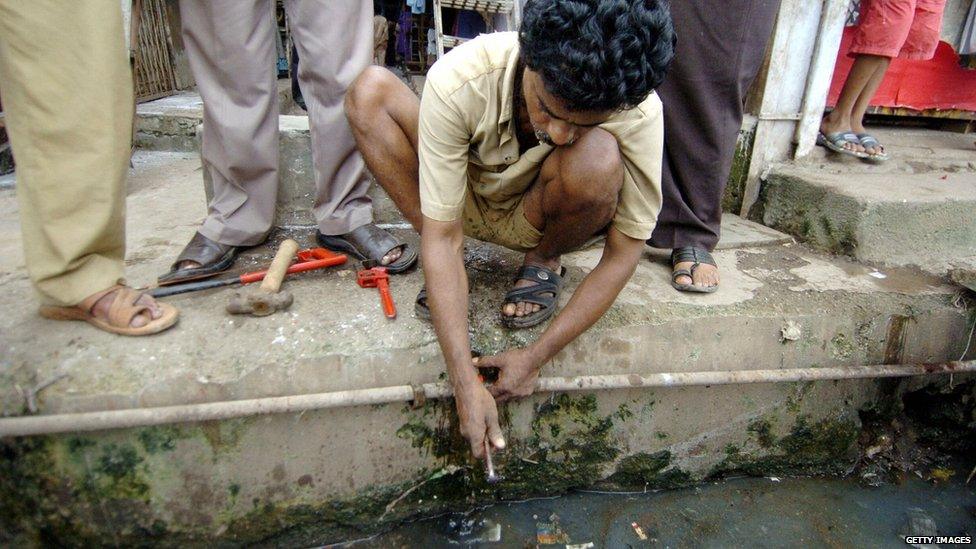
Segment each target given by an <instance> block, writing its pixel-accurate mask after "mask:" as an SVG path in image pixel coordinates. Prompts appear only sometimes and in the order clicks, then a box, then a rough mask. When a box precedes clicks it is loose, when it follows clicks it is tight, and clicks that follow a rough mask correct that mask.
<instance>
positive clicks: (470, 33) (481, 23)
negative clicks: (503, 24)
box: [453, 10, 488, 38]
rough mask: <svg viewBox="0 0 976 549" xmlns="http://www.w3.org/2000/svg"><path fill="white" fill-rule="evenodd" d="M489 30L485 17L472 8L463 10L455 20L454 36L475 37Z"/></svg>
mask: <svg viewBox="0 0 976 549" xmlns="http://www.w3.org/2000/svg"><path fill="white" fill-rule="evenodd" d="M487 30H488V25H487V24H486V23H485V18H484V17H482V16H481V14H480V13H478V12H476V11H471V10H461V11H459V12H458V16H457V19H455V20H454V33H453V34H454V36H460V37H461V38H474V37H476V36H478V35H479V34H484V33H485V32H486V31H487Z"/></svg>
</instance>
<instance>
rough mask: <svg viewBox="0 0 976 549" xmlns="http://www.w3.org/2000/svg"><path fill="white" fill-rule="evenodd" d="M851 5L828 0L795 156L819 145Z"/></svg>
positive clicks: (805, 153)
mask: <svg viewBox="0 0 976 549" xmlns="http://www.w3.org/2000/svg"><path fill="white" fill-rule="evenodd" d="M849 4H850V0H827V4H826V7H825V9H824V12H823V15H822V17H821V18H820V32H819V34H818V36H817V43H816V46H815V47H814V50H813V59H811V61H810V71H809V74H808V75H807V86H806V91H805V92H804V94H803V109H802V111H801V113H800V123H799V124H797V127H796V134H795V135H794V142H796V150H795V151H794V153H793V158H802V157H804V156H806V155H808V154H810V151H812V150H813V147H814V146H816V141H817V134H818V133H819V132H820V120H821V119H822V118H823V111H824V107H825V106H826V105H827V93H828V92H829V91H830V83H831V80H832V79H833V76H834V66H835V65H836V63H837V51H838V50H839V49H840V41H841V38H842V37H843V34H844V21H845V19H846V18H847V6H848V5H849Z"/></svg>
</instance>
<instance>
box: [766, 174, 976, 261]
mask: <svg viewBox="0 0 976 549" xmlns="http://www.w3.org/2000/svg"><path fill="white" fill-rule="evenodd" d="M762 208H763V210H762V221H763V223H764V224H766V225H769V226H771V227H774V228H776V229H779V230H781V231H785V232H788V233H790V234H792V235H794V236H796V237H797V238H798V239H800V240H801V241H803V242H807V243H810V244H812V245H814V246H816V247H818V248H821V249H823V250H825V251H829V252H831V253H841V254H847V255H850V256H852V257H854V258H856V259H858V260H860V261H864V262H868V263H872V264H876V265H884V266H909V265H910V266H916V267H918V268H921V269H924V270H926V271H928V272H932V273H935V274H939V275H942V274H945V272H946V270H947V268H948V266H949V264H950V263H951V262H952V261H954V260H956V259H958V258H960V257H965V256H969V255H971V254H972V243H973V242H976V172H968V171H967V172H958V173H946V172H928V173H921V174H899V175H898V176H897V177H893V176H892V175H891V174H886V173H860V174H854V173H843V174H832V173H824V172H822V171H819V170H816V169H812V168H810V167H805V166H800V167H797V166H793V167H789V166H784V167H780V168H777V169H775V170H774V171H773V172H772V173H770V175H769V177H768V179H767V181H766V185H765V189H764V195H763V206H762Z"/></svg>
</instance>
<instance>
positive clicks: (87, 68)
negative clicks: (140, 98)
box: [0, 0, 132, 305]
mask: <svg viewBox="0 0 976 549" xmlns="http://www.w3.org/2000/svg"><path fill="white" fill-rule="evenodd" d="M0 95H2V96H3V106H4V109H5V114H6V124H7V130H8V132H9V135H10V141H11V144H12V146H13V151H14V155H15V158H16V161H17V198H18V203H19V207H20V222H21V231H22V233H23V239H24V255H25V257H26V260H27V271H28V273H29V275H30V279H31V282H32V283H33V284H34V288H35V289H36V290H37V292H38V294H39V295H40V299H41V301H42V302H43V303H44V304H47V305H75V304H77V303H79V302H80V301H82V300H83V299H84V298H85V297H88V296H89V295H91V294H93V293H95V292H97V291H99V290H103V289H105V288H107V287H109V286H111V285H112V284H114V283H115V282H116V281H118V280H119V279H120V278H121V277H122V275H123V259H124V255H125V177H126V173H127V169H128V159H129V143H130V138H131V136H130V132H131V130H132V77H131V73H130V70H129V62H128V59H127V52H126V51H125V40H124V36H123V30H122V13H121V9H120V7H119V3H118V1H117V0H85V1H78V2H76V1H71V2H65V1H63V0H0Z"/></svg>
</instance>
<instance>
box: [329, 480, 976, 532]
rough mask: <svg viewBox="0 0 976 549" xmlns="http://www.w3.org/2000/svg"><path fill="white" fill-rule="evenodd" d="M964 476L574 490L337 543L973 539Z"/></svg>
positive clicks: (974, 497)
mask: <svg viewBox="0 0 976 549" xmlns="http://www.w3.org/2000/svg"><path fill="white" fill-rule="evenodd" d="M968 473H969V471H968V470H966V471H962V470H958V469H957V471H956V474H955V476H954V477H953V478H952V479H951V480H950V481H949V482H947V483H945V484H941V485H933V484H932V483H929V482H925V481H922V480H921V479H918V478H915V477H912V478H911V479H910V480H908V481H906V482H905V483H903V484H902V485H900V486H891V485H887V486H882V487H879V488H866V487H862V486H860V485H858V483H857V482H856V481H855V480H842V479H785V478H784V479H781V480H778V481H775V480H771V479H769V478H741V479H732V480H727V481H721V482H716V483H710V484H705V485H702V486H699V487H695V488H688V489H684V490H674V491H667V492H658V493H647V494H605V493H574V494H571V495H567V496H562V497H559V498H555V499H543V500H533V501H526V502H522V503H511V504H504V505H494V506H491V507H487V508H485V509H480V510H476V511H472V512H470V513H467V514H454V515H447V516H442V517H438V518H434V519H429V520H424V521H418V522H414V523H409V524H405V525H403V526H401V527H400V528H398V529H396V530H393V531H391V532H388V533H385V534H382V535H379V536H377V537H374V538H371V539H366V540H361V541H358V542H353V543H349V544H346V546H348V547H443V546H455V545H466V546H469V547H534V546H536V545H537V544H540V541H541V542H553V543H554V544H553V545H549V546H550V547H566V546H567V545H568V546H569V547H573V546H577V547H590V546H589V545H587V544H589V543H592V544H593V545H592V547H645V546H652V545H653V546H658V547H730V546H740V547H741V546H746V547H785V546H793V547H797V546H802V547H907V546H906V545H905V543H904V542H903V541H902V538H901V537H900V535H899V534H900V533H905V532H906V529H907V524H908V523H909V522H910V518H912V517H914V519H915V524H916V525H918V524H923V525H927V526H928V527H931V526H932V524H933V523H934V526H935V529H936V530H937V532H938V534H939V535H950V536H960V535H963V536H972V535H976V481H974V482H972V483H970V485H969V486H966V485H964V483H963V481H964V480H965V477H966V475H967V474H968ZM635 525H636V526H637V527H639V530H640V532H638V529H637V528H635ZM916 527H918V526H916ZM641 534H643V536H644V537H646V539H641ZM496 540H497V541H496ZM543 546H544V545H543Z"/></svg>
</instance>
